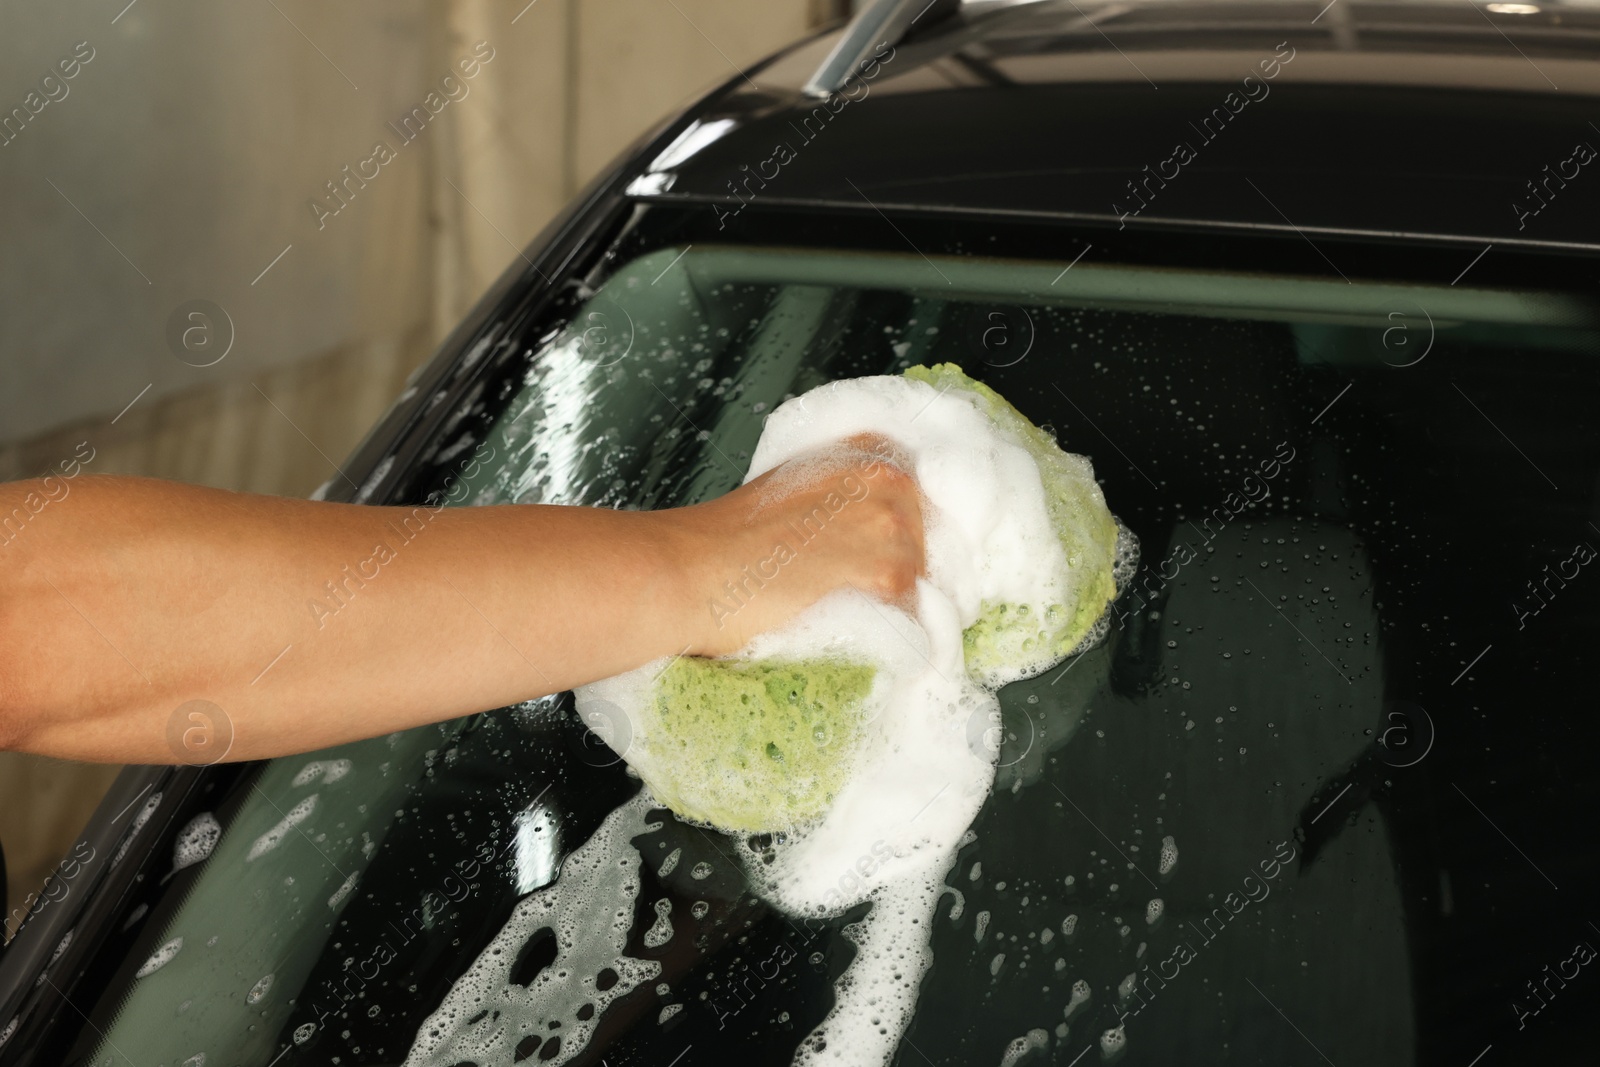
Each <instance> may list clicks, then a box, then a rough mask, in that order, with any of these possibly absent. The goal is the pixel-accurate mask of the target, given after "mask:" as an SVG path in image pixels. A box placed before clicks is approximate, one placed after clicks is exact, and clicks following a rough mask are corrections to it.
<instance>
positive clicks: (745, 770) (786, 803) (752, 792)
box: [641, 656, 877, 832]
mask: <svg viewBox="0 0 1600 1067" xmlns="http://www.w3.org/2000/svg"><path fill="white" fill-rule="evenodd" d="M876 673H877V671H876V669H875V668H873V667H870V666H865V665H862V664H856V663H846V662H841V661H837V660H799V661H793V662H775V661H770V660H763V661H760V662H749V661H743V660H711V659H697V658H694V657H690V656H684V657H681V658H679V659H677V660H674V661H673V662H672V664H671V666H669V667H668V668H667V669H666V670H665V671H663V672H662V674H661V677H660V678H659V679H658V680H657V682H656V691H655V700H656V711H657V713H658V715H659V721H660V727H659V729H660V733H659V739H658V740H656V739H653V740H652V742H651V748H652V749H656V750H658V751H656V752H654V753H653V755H654V757H655V758H659V759H662V760H663V761H664V762H666V763H667V764H668V765H670V766H671V767H672V769H673V773H671V774H665V775H651V774H646V778H647V780H648V781H649V782H650V786H651V788H652V789H653V790H654V791H655V794H656V797H657V798H658V799H659V800H660V801H661V802H662V803H663V804H665V805H667V807H669V808H671V809H672V810H673V811H675V812H677V813H678V814H679V815H683V816H686V817H688V818H690V819H698V820H700V821H703V822H707V823H710V824H712V825H713V826H718V827H721V828H722V829H725V830H740V831H750V832H756V831H763V830H776V829H781V828H783V827H788V826H795V825H798V824H800V823H805V822H810V821H812V820H813V819H816V818H818V817H819V816H821V815H822V813H823V812H825V811H826V810H827V808H828V805H829V804H831V803H832V802H833V798H834V795H835V794H836V793H837V792H838V791H839V788H840V786H842V785H843V784H844V782H845V779H846V778H847V777H848V776H849V771H850V763H851V759H850V757H851V755H852V754H853V753H854V752H855V750H856V748H857V742H858V741H859V740H860V736H861V731H862V723H861V714H860V710H861V706H862V704H863V703H864V702H865V700H866V698H867V695H868V694H869V693H870V692H871V690H872V680H873V677H874V675H876ZM652 762H654V760H652ZM641 771H642V772H643V769H641ZM679 783H693V784H694V796H693V797H692V798H690V797H687V796H685V795H684V794H683V793H682V792H681V791H680V790H679V789H678V788H677V786H678V784H679Z"/></svg>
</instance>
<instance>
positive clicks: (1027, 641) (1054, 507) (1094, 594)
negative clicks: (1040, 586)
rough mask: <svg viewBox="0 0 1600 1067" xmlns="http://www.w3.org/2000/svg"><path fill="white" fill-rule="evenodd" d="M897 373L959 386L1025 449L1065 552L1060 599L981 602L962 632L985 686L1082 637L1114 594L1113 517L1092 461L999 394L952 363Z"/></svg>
mask: <svg viewBox="0 0 1600 1067" xmlns="http://www.w3.org/2000/svg"><path fill="white" fill-rule="evenodd" d="M905 376H906V377H907V378H910V379H912V380H914V381H919V382H926V383H927V384H928V385H931V386H933V387H934V388H935V389H937V390H939V391H940V392H964V393H966V394H967V395H968V396H969V397H970V399H971V400H972V401H973V403H974V404H976V405H977V407H978V410H980V411H982V412H983V413H984V414H985V415H988V416H989V419H990V421H991V422H993V423H994V424H995V426H996V427H998V428H999V429H1000V431H1001V432H1003V433H1005V434H1006V435H1007V436H1009V437H1011V438H1012V439H1013V440H1015V441H1016V443H1017V444H1019V445H1021V446H1022V447H1023V448H1024V449H1026V450H1027V451H1028V454H1029V455H1031V456H1032V457H1033V460H1034V462H1035V463H1036V464H1038V467H1039V477H1040V478H1041V479H1042V480H1043V481H1044V495H1045V508H1046V510H1047V512H1048V513H1049V516H1050V525H1051V526H1052V527H1054V529H1055V532H1056V536H1057V537H1059V538H1060V540H1061V547H1062V550H1063V551H1064V552H1065V553H1066V557H1067V587H1068V595H1067V596H1066V597H1064V598H1063V599H1064V600H1065V601H1066V603H1060V604H1049V605H1045V606H1044V609H1043V611H1042V612H1041V611H1037V610H1035V609H1030V608H1029V607H1028V606H1027V605H1025V604H995V603H989V602H985V603H984V604H983V607H982V612H981V614H980V615H979V616H978V621H977V622H975V623H973V624H972V625H971V626H969V627H967V629H966V631H965V633H964V634H963V637H964V639H965V644H966V659H967V673H969V674H970V675H972V677H973V678H975V679H977V680H978V681H980V682H984V683H985V684H988V685H991V686H992V685H994V684H995V682H996V681H998V680H1001V679H1009V678H1012V677H1015V671H1016V669H1017V667H1018V665H1020V664H1027V663H1038V662H1041V661H1044V660H1056V659H1060V658H1061V657H1062V656H1065V655H1067V654H1068V653H1070V652H1071V651H1072V650H1073V649H1074V648H1076V647H1078V645H1079V644H1080V643H1081V642H1082V641H1083V639H1084V638H1085V637H1087V636H1088V634H1089V631H1090V630H1091V629H1092V628H1093V627H1094V624H1095V623H1096V622H1097V621H1099V619H1100V617H1101V616H1102V615H1104V614H1105V610H1106V605H1108V604H1110V603H1111V601H1112V600H1114V599H1116V595H1117V586H1116V580H1115V578H1114V577H1113V573H1112V567H1113V564H1114V563H1115V561H1116V551H1117V521H1116V519H1114V518H1112V516H1111V512H1110V511H1109V510H1108V509H1107V508H1106V499H1105V494H1103V493H1102V492H1101V491H1100V486H1099V485H1098V484H1097V483H1096V482H1095V480H1094V468H1093V467H1092V466H1091V465H1090V463H1089V461H1088V460H1087V459H1085V458H1084V457H1082V456H1075V455H1071V454H1069V453H1066V452H1063V451H1062V450H1061V446H1060V445H1058V444H1056V442H1055V439H1054V438H1052V437H1051V436H1050V435H1049V434H1047V433H1045V432H1044V431H1043V430H1041V429H1039V428H1038V427H1037V426H1035V425H1034V424H1033V423H1031V422H1029V421H1028V420H1027V418H1026V417H1024V416H1023V414H1022V412H1020V411H1018V410H1017V409H1016V408H1014V407H1012V406H1011V405H1010V404H1009V403H1007V402H1006V399H1005V398H1004V397H1002V396H1001V395H1000V394H999V393H997V392H995V391H994V390H993V389H990V388H989V387H988V386H987V385H984V384H983V383H982V382H977V381H973V380H972V379H971V378H969V377H967V376H966V374H964V373H962V370H961V368H960V367H958V366H956V365H955V364H954V363H940V364H938V365H937V366H933V367H911V368H909V369H908V370H907V371H906V372H905Z"/></svg>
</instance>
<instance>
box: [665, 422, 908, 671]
mask: <svg viewBox="0 0 1600 1067" xmlns="http://www.w3.org/2000/svg"><path fill="white" fill-rule="evenodd" d="M897 458H898V457H897V454H896V450H895V448H894V445H893V444H892V443H891V442H889V441H888V440H887V439H885V438H883V437H879V436H876V435H871V434H863V435H859V436H857V437H853V438H851V439H850V440H849V441H847V442H843V443H841V444H840V445H839V446H837V447H835V448H833V449H830V450H827V451H825V452H822V453H816V454H812V455H808V456H802V457H798V458H796V459H794V460H791V461H789V462H788V463H785V464H783V465H781V466H779V467H777V468H775V469H774V470H771V471H769V472H767V473H766V474H764V475H762V476H761V477H759V478H756V479H755V480H754V481H751V482H750V483H749V484H747V485H744V486H741V487H740V488H738V489H736V490H734V491H733V492H731V493H729V494H728V495H726V496H724V497H721V498H720V499H717V500H714V501H711V502H710V503H706V504H700V505H696V506H694V507H689V508H683V509H681V510H679V511H677V512H675V513H673V514H674V517H675V519H676V520H677V521H678V522H679V523H681V524H682V526H683V528H684V529H685V530H686V531H687V532H688V535H689V537H688V541H687V544H688V545H689V546H691V547H690V548H689V550H688V552H689V556H688V558H686V559H685V561H684V564H685V569H686V573H687V574H688V576H689V581H690V589H689V594H688V595H689V596H690V598H691V602H692V604H693V605H694V611H695V612H696V613H697V614H692V615H691V617H690V618H691V636H692V641H691V644H690V647H689V651H690V652H691V653H692V654H694V655H702V656H716V655H725V654H727V653H729V652H733V651H735V650H736V649H738V648H740V647H741V646H743V645H744V644H745V643H746V642H747V641H749V639H750V638H751V637H753V636H755V635H756V634H759V633H762V632H764V631H767V630H773V629H777V628H778V627H780V626H782V625H784V624H785V623H787V622H788V621H789V620H790V619H792V618H793V617H794V616H795V615H797V614H798V613H800V612H801V611H803V610H805V609H806V608H808V607H810V606H811V605H812V604H814V603H816V602H817V601H818V600H820V599H822V598H823V597H824V596H826V595H827V594H829V593H831V592H834V591H835V590H838V589H845V588H854V589H855V590H857V591H858V592H859V593H861V594H862V595H865V596H869V597H873V598H875V599H878V600H882V601H884V602H886V603H890V604H894V605H897V606H900V607H904V608H908V609H909V608H910V606H911V604H912V603H913V599H914V596H915V591H916V579H917V577H918V576H919V575H921V574H924V573H925V571H926V563H925V560H924V555H923V530H922V496H921V492H920V491H919V489H918V488H917V484H916V481H915V479H913V478H912V477H911V476H910V475H909V474H907V473H906V472H905V471H904V470H903V469H902V467H901V466H900V465H897V463H896V460H897ZM901 462H903V460H902V461H901ZM694 620H698V621H694Z"/></svg>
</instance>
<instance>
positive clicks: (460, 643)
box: [0, 477, 698, 762]
mask: <svg viewBox="0 0 1600 1067" xmlns="http://www.w3.org/2000/svg"><path fill="white" fill-rule="evenodd" d="M37 489H38V486H37V485H36V484H33V483H27V482H21V483H13V484H10V485H4V486H0V516H4V515H9V514H11V513H12V512H13V510H14V509H15V508H18V507H22V508H23V510H24V511H26V510H27V508H26V506H25V503H24V502H25V500H26V494H27V493H29V492H30V491H36V490H37ZM679 514H681V513H674V512H658V513H632V512H616V511H608V510H603V509H590V508H560V507H546V506H536V505H530V506H519V507H493V508H460V509H440V510H437V511H436V510H434V509H430V508H427V507H419V508H415V509H411V508H372V507H358V506H353V505H336V504H322V503H313V502H309V501H300V500H288V499H282V498H274V497H261V496H251V495H245V494H235V493H228V492H223V491H219V490H210V489H203V488H198V487H193V486H185V485H178V484H173V483H165V482H156V481H148V480H141V479H124V478H93V477H84V478H79V479H78V480H77V481H75V482H74V483H73V489H72V492H71V494H70V496H69V497H67V498H66V499H63V500H61V501H60V502H59V503H53V504H51V505H50V507H49V508H47V509H45V510H44V511H42V512H41V513H40V514H39V515H38V517H37V519H36V520H34V521H30V522H28V523H27V524H26V526H25V527H21V528H20V530H21V532H20V533H17V534H14V535H11V536H10V539H9V540H6V541H4V543H3V546H0V634H3V635H4V640H5V642H6V647H5V648H4V649H3V650H0V670H3V671H5V672H6V673H7V674H8V675H9V676H10V677H9V678H7V679H6V680H5V681H4V683H0V699H4V701H5V703H4V704H0V716H6V717H8V718H9V719H10V722H9V723H7V724H4V725H7V726H9V732H10V733H11V734H13V735H14V736H16V737H20V738H22V739H23V747H26V748H28V749H30V750H33V751H40V752H48V753H51V754H54V755H60V756H66V757H71V758H78V759H91V760H118V761H135V762H171V761H174V760H178V759H182V758H184V757H185V755H186V753H184V752H182V751H173V750H172V748H171V747H170V744H169V741H168V724H169V720H171V718H172V717H173V715H174V714H175V713H176V712H177V711H178V709H179V708H180V706H182V705H184V704H186V703H187V702H189V701H191V700H205V701H209V702H210V703H211V704H214V705H216V706H217V707H218V708H220V709H221V712H222V714H224V715H226V716H227V718H228V721H229V723H231V726H232V729H233V731H234V742H233V749H232V751H230V752H229V754H228V758H230V759H241V758H251V757H255V756H263V755H270V754H277V753H281V752H287V751H304V750H308V749H313V748H318V747H322V746H325V745H328V744H333V743H337V742H340V741H346V740H352V739H355V738H359V737H366V736H372V735H374V734H379V733H385V732H388V731H390V730H395V729H402V728H405V727H408V726H415V725H418V724H421V723H425V722H431V721H436V720H439V719H443V718H447V717H451V716H454V715H459V714H465V713H469V712H473V711H480V710H483V709H485V708H492V707H498V706H501V705H503V704H506V703H510V702H513V701H516V700H521V699H528V698H531V697H535V696H540V695H544V694H548V693H554V692H560V691H561V690H563V689H567V688H570V687H571V686H573V685H576V684H581V683H584V682H588V681H592V680H594V679H596V678H600V677H604V676H606V675H609V674H613V673H617V672H619V671H622V670H626V669H629V668H631V667H634V666H637V665H638V664H639V663H642V662H645V661H647V660H649V659H652V658H654V657H656V656H660V655H667V654H671V653H674V652H678V651H682V650H683V648H684V647H685V645H686V644H688V643H691V642H693V641H694V640H695V637H696V635H695V634H694V633H693V632H692V631H693V630H694V627H695V624H696V622H697V621H698V619H697V617H691V616H690V610H689V607H688V600H689V598H687V597H686V596H685V595H684V593H685V575H684V573H683V567H682V558H681V552H682V549H681V545H682V544H683V538H682V537H681V536H680V533H679V528H680V527H681V525H682V524H681V523H678V522H677V521H676V517H677V516H678V515H679Z"/></svg>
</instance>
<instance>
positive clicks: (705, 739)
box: [629, 363, 1117, 833]
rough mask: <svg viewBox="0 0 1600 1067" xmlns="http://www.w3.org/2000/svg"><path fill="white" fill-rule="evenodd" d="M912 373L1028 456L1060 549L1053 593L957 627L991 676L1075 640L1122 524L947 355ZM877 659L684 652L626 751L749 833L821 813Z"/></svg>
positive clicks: (658, 787) (1108, 587)
mask: <svg viewBox="0 0 1600 1067" xmlns="http://www.w3.org/2000/svg"><path fill="white" fill-rule="evenodd" d="M906 376H907V377H908V378H912V379H915V380H917V381H921V382H926V383H927V384H929V385H931V386H933V387H934V388H935V389H938V390H940V391H941V392H946V391H948V392H955V393H957V395H964V396H966V397H967V398H968V399H970V400H971V401H972V402H973V403H974V404H975V405H976V406H977V407H978V409H979V410H980V411H982V412H983V413H984V414H986V415H987V416H988V417H989V418H990V419H991V420H992V421H993V422H994V424H995V425H996V427H997V428H998V429H999V430H1000V431H1001V432H1002V433H1003V434H1005V435H1006V436H1007V437H1009V438H1011V439H1012V440H1014V441H1015V442H1016V443H1017V444H1018V445H1020V446H1021V447H1022V448H1024V449H1026V450H1027V452H1028V453H1029V454H1030V455H1031V456H1032V457H1033V459H1034V461H1035V463H1036V464H1037V465H1038V468H1039V474H1040V477H1041V479H1042V480H1043V483H1044V489H1045V506H1046V509H1047V513H1048V515H1049V518H1050V522H1051V525H1052V526H1053V527H1054V529H1055V532H1056V535H1057V536H1058V537H1059V538H1060V540H1061V546H1062V548H1063V550H1064V554H1065V556H1066V561H1067V575H1066V581H1065V583H1064V588H1063V593H1062V596H1061V597H1060V599H1061V601H1062V603H1053V604H1043V605H1033V606H1030V605H1027V604H1005V603H988V602H985V603H984V604H983V605H982V609H981V614H980V615H979V618H978V620H977V621H976V622H974V623H973V624H972V625H971V626H969V627H967V629H966V631H965V633H964V635H963V636H964V641H965V650H964V651H965V656H966V664H967V671H968V673H969V674H970V675H971V676H972V678H973V679H974V680H976V681H977V682H979V683H980V684H982V685H986V686H989V687H990V688H994V687H997V686H999V685H1001V684H1004V683H1005V682H1008V681H1011V680H1012V679H1014V678H1017V677H1018V676H1019V675H1020V674H1022V673H1024V672H1026V671H1028V670H1031V669H1037V665H1039V664H1042V663H1047V662H1054V661H1055V660H1057V659H1059V658H1061V657H1062V656H1065V655H1066V654H1067V653H1069V652H1071V651H1072V650H1073V649H1074V648H1075V647H1077V645H1078V644H1079V643H1080V642H1081V641H1082V640H1083V639H1084V637H1085V636H1086V635H1087V634H1088V633H1089V631H1090V630H1091V629H1092V628H1093V626H1094V624H1095V622H1096V621H1097V620H1098V619H1099V618H1100V617H1101V616H1102V615H1103V614H1104V613H1105V609H1106V605H1107V604H1108V603H1110V602H1111V600H1112V599H1113V598H1114V596H1115V595H1116V585H1115V581H1114V579H1113V575H1112V564H1113V561H1114V558H1115V552H1116V545H1117V524H1116V520H1115V519H1113V518H1112V517H1111V513H1110V512H1109V511H1108V510H1107V509H1106V504H1105V497H1104V496H1103V495H1102V494H1101V492H1100V487H1099V486H1098V485H1097V484H1096V483H1095V480H1094V471H1093V468H1092V467H1091V466H1090V465H1089V461H1088V460H1086V459H1084V458H1083V457H1082V456H1074V455H1069V454H1068V453H1066V452H1063V451H1062V450H1061V449H1060V447H1058V446H1057V445H1056V443H1055V441H1054V440H1053V439H1052V438H1051V437H1050V436H1049V435H1048V434H1046V433H1044V432H1043V431H1042V430H1040V429H1039V428H1038V427H1036V426H1034V425H1033V424H1032V423H1031V422H1029V421H1028V420H1027V419H1026V418H1024V417H1023V416H1022V414H1021V413H1020V412H1018V411H1017V409H1016V408H1014V407H1012V406H1011V405H1010V404H1008V403H1006V401H1005V400H1004V399H1002V398H1001V397H1000V396H999V394H997V393H995V392H994V390H992V389H990V388H988V387H987V386H985V385H983V384H981V383H979V382H975V381H973V380H972V379H971V378H968V377H967V376H966V375H965V374H963V373H962V372H961V369H960V368H959V367H956V366H954V365H953V364H948V363H947V364H941V365H939V366H936V367H912V368H911V369H910V370H908V371H906ZM876 674H877V669H876V668H874V667H872V666H870V665H866V664H860V663H852V662H848V661H845V660H840V659H793V660H785V661H778V660H758V661H750V660H731V659H730V660H713V659H699V658H695V657H688V656H685V657H680V658H678V659H676V660H674V661H673V662H672V663H671V664H670V665H668V667H667V668H666V669H665V670H664V671H662V672H661V674H660V676H659V677H658V678H657V679H656V680H655V682H654V683H653V691H652V694H651V697H650V699H651V700H652V701H653V705H654V706H653V710H654V713H655V715H654V719H655V722H654V723H653V724H652V726H651V729H650V731H649V740H648V743H645V744H641V745H637V746H635V747H634V749H633V750H632V751H631V752H630V753H629V762H630V763H631V764H633V766H634V768H635V769H636V770H637V771H638V773H639V775H640V776H641V777H642V778H644V779H645V781H646V782H648V783H649V784H650V787H651V789H652V790H653V791H654V793H655V795H656V798H657V799H658V800H660V801H661V802H662V803H663V804H665V805H666V806H667V807H669V808H671V809H672V810H673V811H675V812H677V813H678V814H679V815H681V816H684V817H686V818H689V819H694V820H698V821H701V822H705V823H709V824H711V825H713V826H716V827H719V828H721V829H723V830H729V831H735V832H746V833H758V832H763V831H770V830H778V829H784V828H787V827H793V826H798V825H803V824H805V823H808V822H812V821H814V820H816V819H818V818H820V817H821V816H822V815H823V814H824V813H825V812H826V811H827V810H828V808H829V806H830V805H831V804H832V803H833V800H834V797H835V796H836V795H837V794H838V792H839V790H840V789H841V788H842V787H843V786H844V784H845V782H846V781H847V780H848V779H849V777H850V775H851V772H852V771H853V770H854V766H853V765H854V763H855V754H856V752H857V751H858V750H859V749H860V747H861V744H862V742H863V740H864V738H865V735H866V724H865V723H864V721H863V718H864V716H863V709H864V707H865V705H866V702H867V699H868V697H869V696H870V695H871V692H872V687H873V681H874V678H875V676H876Z"/></svg>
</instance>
